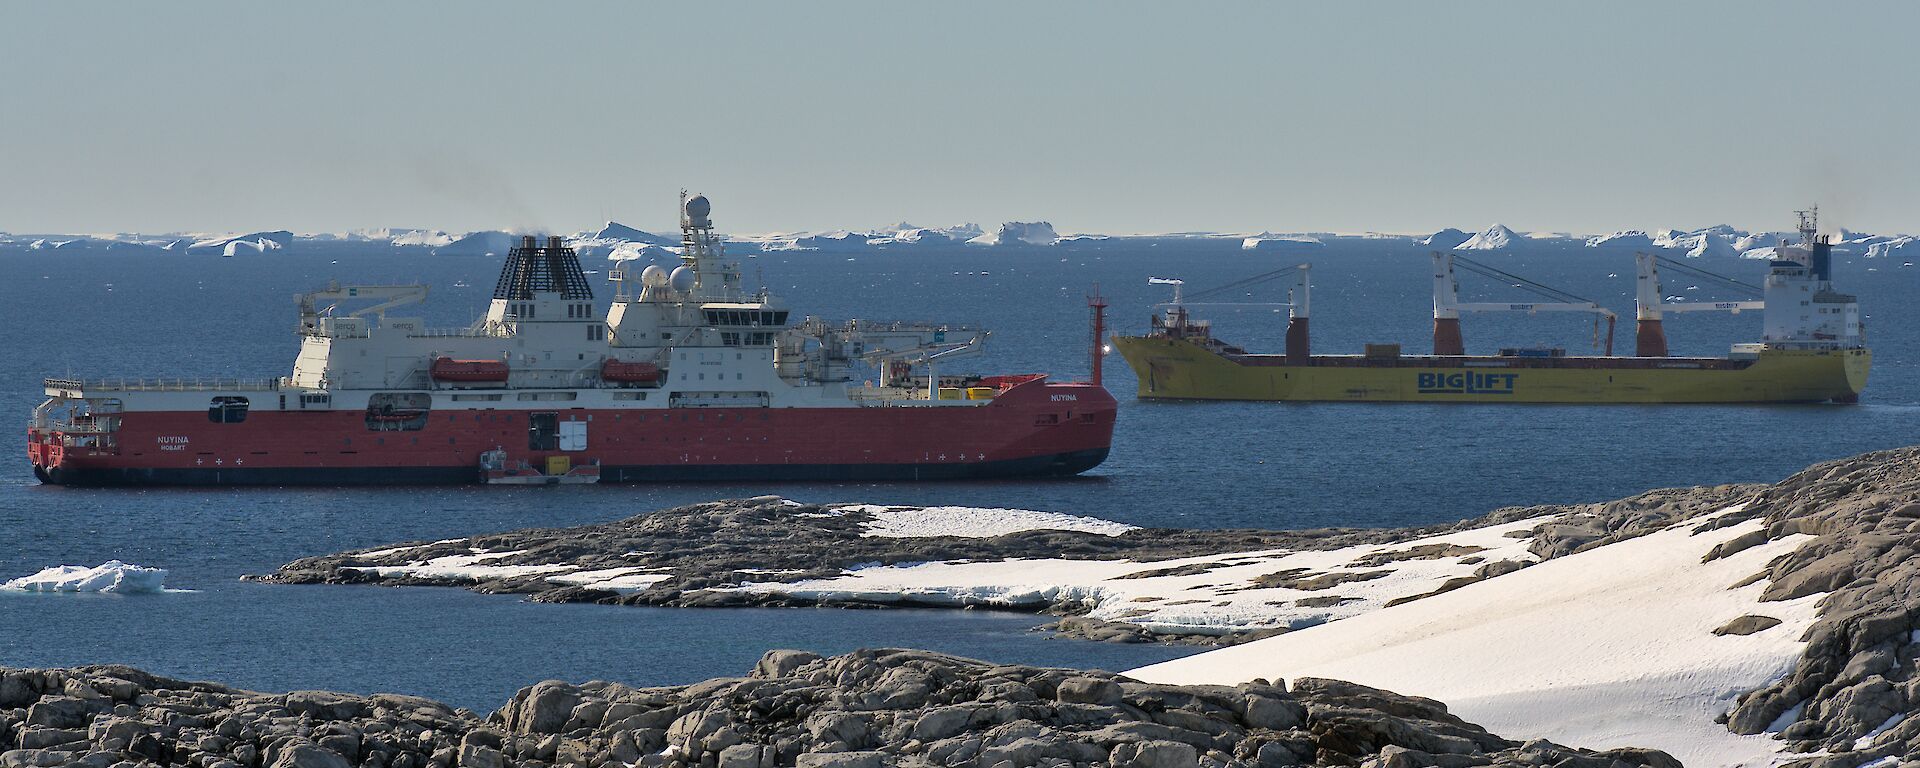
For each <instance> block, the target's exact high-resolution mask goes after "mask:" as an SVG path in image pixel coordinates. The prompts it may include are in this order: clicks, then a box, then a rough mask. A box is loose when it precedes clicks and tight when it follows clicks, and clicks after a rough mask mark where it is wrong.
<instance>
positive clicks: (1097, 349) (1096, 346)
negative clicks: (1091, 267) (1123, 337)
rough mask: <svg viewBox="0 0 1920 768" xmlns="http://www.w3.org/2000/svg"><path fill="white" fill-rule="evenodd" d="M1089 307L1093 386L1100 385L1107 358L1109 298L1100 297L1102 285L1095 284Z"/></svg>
mask: <svg viewBox="0 0 1920 768" xmlns="http://www.w3.org/2000/svg"><path fill="white" fill-rule="evenodd" d="M1087 307H1088V308H1089V309H1091V310H1093V350H1092V354H1093V385H1094V386H1096V387H1098V386H1101V384H1100V378H1101V376H1100V374H1101V368H1102V364H1103V363H1104V362H1105V358H1106V346H1105V345H1106V336H1107V298H1106V297H1105V296H1101V295H1100V284H1099V283H1094V284H1093V293H1091V294H1089V295H1088V296H1087Z"/></svg>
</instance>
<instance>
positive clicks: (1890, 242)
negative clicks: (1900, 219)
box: [1867, 235, 1920, 259]
mask: <svg viewBox="0 0 1920 768" xmlns="http://www.w3.org/2000/svg"><path fill="white" fill-rule="evenodd" d="M1916 240H1920V238H1915V237H1912V236H1909V235H1902V236H1900V237H1895V238H1890V239H1887V240H1882V241H1880V242H1877V243H1873V244H1870V245H1868V246H1867V258H1869V259H1880V258H1892V257H1893V255H1894V254H1896V253H1899V252H1900V251H1903V250H1906V248H1907V247H1908V246H1911V245H1913V244H1914V242H1915V241H1916ZM1915 250H1916V251H1920V248H1916V249H1915Z"/></svg>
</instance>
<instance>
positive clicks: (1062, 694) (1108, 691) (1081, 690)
mask: <svg viewBox="0 0 1920 768" xmlns="http://www.w3.org/2000/svg"><path fill="white" fill-rule="evenodd" d="M1055 696H1056V698H1058V699H1059V700H1060V701H1063V702H1066V703H1069V704H1099V705H1103V706H1113V705H1116V704H1119V703H1120V684H1119V683H1115V682H1114V681H1112V680H1107V679H1104V678H1097V677H1071V678H1067V679H1066V680H1063V681H1061V682H1060V687H1059V689H1058V691H1057V693H1056V694H1055Z"/></svg>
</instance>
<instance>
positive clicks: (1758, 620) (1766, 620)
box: [1713, 614, 1780, 635]
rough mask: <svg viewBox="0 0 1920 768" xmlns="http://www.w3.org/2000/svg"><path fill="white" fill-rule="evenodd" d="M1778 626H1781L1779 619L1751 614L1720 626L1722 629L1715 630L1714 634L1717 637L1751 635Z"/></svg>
mask: <svg viewBox="0 0 1920 768" xmlns="http://www.w3.org/2000/svg"><path fill="white" fill-rule="evenodd" d="M1777 626H1780V620H1779V619H1776V618H1774V617H1772V616H1755V615H1752V614H1749V615H1746V616H1741V617H1739V618H1737V619H1734V620H1732V621H1729V622H1727V623H1725V624H1722V625H1720V628H1718V629H1715V630H1714V631H1713V633H1714V634H1716V635H1751V634H1753V633H1755V632H1762V631H1765V630H1768V629H1772V628H1774V627H1777Z"/></svg>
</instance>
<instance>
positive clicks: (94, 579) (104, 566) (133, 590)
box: [0, 560, 191, 594]
mask: <svg viewBox="0 0 1920 768" xmlns="http://www.w3.org/2000/svg"><path fill="white" fill-rule="evenodd" d="M166 580H167V571H166V569H164V568H146V567H143V566H138V565H133V564H130V563H123V562H120V561H119V560H108V561H107V562H104V563H101V564H99V565H96V566H93V567H87V566H84V565H59V566H54V567H52V568H48V569H45V570H42V571H40V572H39V573H36V574H33V575H32V576H23V577H20V578H18V579H14V580H12V581H8V582H5V583H0V590H7V591H13V592H107V593H114V594H137V593H147V594H157V593H161V592H187V591H191V590H181V589H167V585H166Z"/></svg>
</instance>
